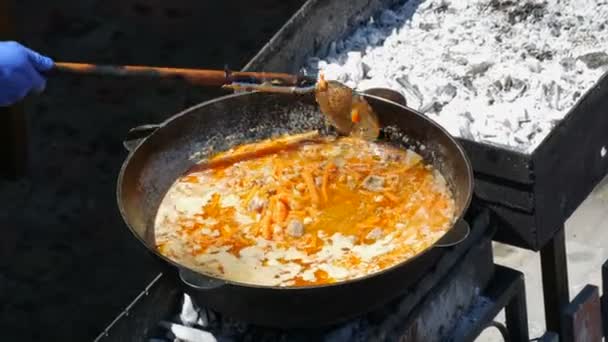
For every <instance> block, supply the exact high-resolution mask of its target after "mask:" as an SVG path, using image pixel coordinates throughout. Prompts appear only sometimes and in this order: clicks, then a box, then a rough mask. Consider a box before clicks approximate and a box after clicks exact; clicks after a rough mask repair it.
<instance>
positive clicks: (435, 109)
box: [420, 101, 443, 113]
mask: <svg viewBox="0 0 608 342" xmlns="http://www.w3.org/2000/svg"><path fill="white" fill-rule="evenodd" d="M442 109H443V105H442V104H441V103H439V102H437V101H432V102H429V103H427V104H425V105H424V106H422V107H420V111H421V112H423V113H439V112H441V110H442Z"/></svg>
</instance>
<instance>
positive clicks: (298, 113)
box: [117, 92, 473, 328]
mask: <svg viewBox="0 0 608 342" xmlns="http://www.w3.org/2000/svg"><path fill="white" fill-rule="evenodd" d="M375 93H376V94H380V93H379V92H375ZM366 99H367V100H368V102H369V103H370V104H371V105H372V107H373V109H374V111H375V112H376V113H377V114H378V117H379V119H380V121H381V123H382V125H383V126H385V127H386V128H385V129H383V130H384V132H383V137H382V139H384V140H388V141H390V142H391V143H394V144H397V145H402V146H407V147H410V148H413V149H414V150H416V151H417V152H418V153H420V154H421V155H422V156H423V157H424V158H425V160H426V161H427V162H430V163H432V164H433V165H434V166H435V167H436V168H437V169H439V170H440V171H441V172H442V174H443V175H444V177H445V178H446V180H447V182H448V184H449V186H450V188H451V189H452V191H453V192H454V195H455V200H456V215H457V216H458V219H457V220H456V221H455V222H456V224H455V225H454V227H453V228H452V229H451V230H450V231H449V232H448V233H447V234H446V235H445V236H444V238H443V239H442V240H440V241H439V242H438V243H437V244H435V245H434V246H433V247H431V248H429V249H427V250H426V251H424V252H423V253H421V254H420V255H418V256H417V257H415V258H413V259H410V260H408V261H406V262H403V263H401V264H398V265H396V266H394V267H392V268H389V269H386V270H384V271H382V272H379V273H375V274H372V275H369V276H367V277H364V278H359V279H356V280H351V281H346V282H341V283H337V284H332V285H324V286H308V287H301V288H281V287H265V286H252V285H247V284H241V283H236V282H231V281H227V280H222V279H218V278H214V277H212V276H209V275H205V274H201V273H197V272H195V271H192V270H188V269H186V268H185V267H183V266H181V265H179V264H177V263H175V262H173V261H171V260H169V259H167V258H165V257H163V256H162V255H160V254H159V253H158V252H157V250H156V248H155V242H154V234H153V222H154V218H155V216H156V213H157V209H158V207H159V204H160V202H161V200H162V198H163V196H164V194H165V193H166V191H167V190H168V189H169V187H170V186H171V185H172V183H173V182H174V181H175V180H176V179H177V178H178V177H179V176H181V175H182V174H183V173H184V172H185V171H186V170H188V169H189V168H190V167H191V166H193V165H194V164H195V163H196V162H197V161H198V160H200V158H201V157H204V156H205V154H208V153H210V152H211V151H218V150H224V149H227V148H229V147H231V146H234V145H238V144H242V143H247V142H253V141H256V140H260V139H263V138H268V137H270V136H271V135H273V134H280V133H287V132H292V133H297V132H303V131H306V130H310V129H321V130H327V128H326V126H325V125H324V119H323V116H322V114H321V113H320V112H319V111H318V106H317V105H316V104H315V102H314V99H313V98H312V96H310V97H308V96H304V97H296V96H293V95H282V94H266V93H247V94H237V95H230V96H226V97H222V98H219V99H216V100H212V101H209V102H205V103H202V104H200V105H198V106H195V107H192V108H190V109H188V110H186V111H184V112H182V113H179V114H177V115H175V116H173V117H171V118H170V119H168V120H167V121H165V122H163V123H162V124H160V125H148V126H142V127H139V128H136V129H134V130H132V131H131V132H130V134H129V137H128V139H127V141H126V142H125V146H127V148H128V149H129V150H130V153H129V156H128V157H127V158H126V160H125V162H124V164H123V166H122V169H121V172H120V176H119V179H118V193H117V197H118V205H119V208H120V212H121V214H122V216H123V218H124V220H125V222H126V223H127V225H128V226H129V228H130V229H131V231H132V232H133V234H134V235H135V237H136V238H137V239H138V240H139V241H140V242H141V243H142V244H144V246H145V247H146V248H147V249H148V250H149V251H150V252H151V253H152V254H154V256H156V257H157V258H158V260H159V261H161V263H162V265H164V266H165V267H166V268H167V272H173V273H175V274H177V275H179V277H180V278H181V280H182V282H183V284H184V286H185V290H186V291H187V292H188V293H189V294H190V295H191V296H192V297H193V299H194V300H195V301H197V302H198V303H199V304H200V305H202V306H205V307H208V308H211V309H213V310H216V311H218V312H220V313H224V314H228V315H231V316H233V317H235V318H238V319H242V320H245V321H248V322H250V323H255V324H259V325H264V326H271V327H281V328H297V327H312V326H321V325H329V324H333V323H338V322H339V321H342V320H346V319H349V318H352V317H354V316H357V315H360V314H363V313H366V312H369V311H372V310H374V309H376V308H378V307H380V306H382V305H384V304H386V303H387V302H388V301H389V300H391V299H393V298H395V297H396V296H398V295H400V294H403V292H404V291H406V290H407V289H408V288H409V287H410V286H411V285H412V284H414V283H415V282H416V281H417V280H419V279H420V278H421V277H422V276H423V275H424V274H425V273H426V272H428V271H429V270H430V269H431V268H432V267H433V265H434V264H435V263H436V261H437V260H438V258H439V257H440V256H441V254H443V253H444V252H445V249H444V248H446V247H449V246H452V245H454V244H456V243H458V242H460V241H462V240H463V239H464V238H465V237H466V235H467V234H468V231H469V228H468V226H467V224H466V223H465V222H464V221H463V220H462V215H463V214H464V211H465V210H466V209H467V207H468V206H469V203H470V200H471V195H472V189H473V174H472V169H471V166H470V163H469V161H468V160H467V158H466V156H465V154H464V151H463V149H462V148H461V146H460V145H459V144H458V143H457V142H456V141H455V140H454V139H453V138H452V137H451V136H450V135H449V134H448V133H447V132H446V131H445V130H444V129H442V128H441V127H440V126H438V125H437V124H436V123H434V122H432V121H431V120H429V119H428V118H426V117H424V116H422V115H421V114H418V113H416V112H414V111H412V110H411V109H408V108H407V107H404V106H401V105H399V104H397V103H396V102H393V101H388V100H384V99H382V98H380V97H377V96H371V95H366Z"/></svg>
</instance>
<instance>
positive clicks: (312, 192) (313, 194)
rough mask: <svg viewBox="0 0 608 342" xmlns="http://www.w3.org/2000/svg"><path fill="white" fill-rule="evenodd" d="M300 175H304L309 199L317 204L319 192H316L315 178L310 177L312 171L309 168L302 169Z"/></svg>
mask: <svg viewBox="0 0 608 342" xmlns="http://www.w3.org/2000/svg"><path fill="white" fill-rule="evenodd" d="M302 177H304V182H306V186H307V187H308V191H309V192H310V199H311V201H312V203H313V204H314V205H319V202H320V200H319V194H318V193H317V187H316V185H315V180H314V179H313V178H312V173H311V172H310V170H304V172H302Z"/></svg>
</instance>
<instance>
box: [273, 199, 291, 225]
mask: <svg viewBox="0 0 608 342" xmlns="http://www.w3.org/2000/svg"><path fill="white" fill-rule="evenodd" d="M287 214H288V211H287V206H286V205H285V203H283V201H279V200H277V201H276V204H275V205H274V211H273V213H272V220H273V221H274V222H275V223H283V222H284V221H285V219H286V218H287Z"/></svg>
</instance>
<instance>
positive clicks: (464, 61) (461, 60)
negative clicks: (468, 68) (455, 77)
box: [454, 57, 469, 65]
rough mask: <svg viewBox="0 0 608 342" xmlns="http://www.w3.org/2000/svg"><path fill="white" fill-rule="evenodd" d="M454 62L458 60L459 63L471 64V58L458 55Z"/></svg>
mask: <svg viewBox="0 0 608 342" xmlns="http://www.w3.org/2000/svg"><path fill="white" fill-rule="evenodd" d="M454 62H456V63H457V64H459V65H468V64H469V60H468V59H466V58H464V57H456V58H455V59H454Z"/></svg>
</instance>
